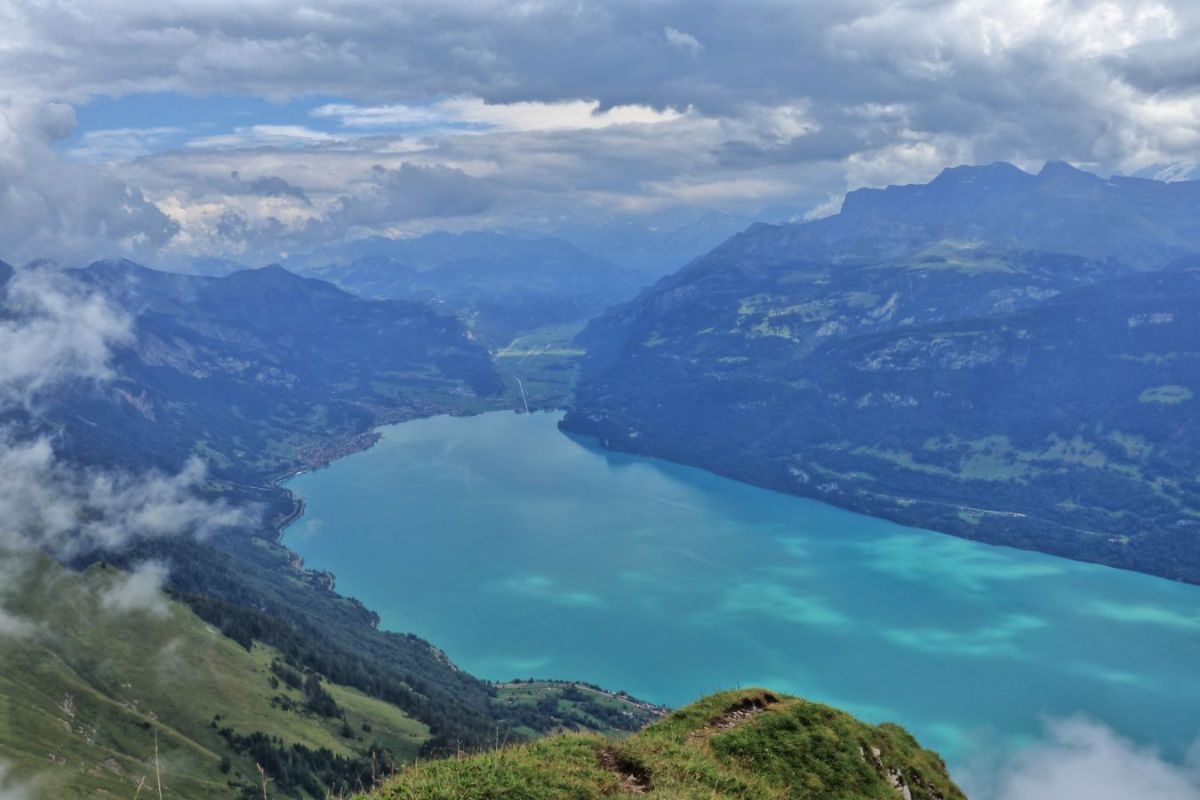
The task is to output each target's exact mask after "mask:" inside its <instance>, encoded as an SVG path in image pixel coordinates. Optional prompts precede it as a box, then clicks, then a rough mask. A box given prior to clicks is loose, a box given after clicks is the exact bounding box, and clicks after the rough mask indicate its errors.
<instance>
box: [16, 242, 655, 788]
mask: <svg viewBox="0 0 1200 800" xmlns="http://www.w3.org/2000/svg"><path fill="white" fill-rule="evenodd" d="M60 277H61V276H60ZM69 277H73V278H74V279H75V280H77V281H79V282H81V283H82V284H84V286H85V287H86V288H88V289H89V290H91V291H94V292H98V293H100V294H102V295H104V296H106V297H108V298H109V299H110V300H111V301H112V303H113V305H115V306H117V307H119V308H121V309H123V310H124V311H125V312H126V313H127V314H128V316H129V317H130V319H131V320H132V332H131V336H130V338H129V339H128V340H127V341H123V342H121V343H118V344H116V345H115V346H114V348H113V349H114V352H113V357H112V359H111V367H112V370H113V373H114V374H113V375H112V376H111V379H109V380H104V381H101V382H99V383H79V384H70V385H68V386H66V387H65V388H63V389H61V390H56V391H55V392H54V394H53V395H49V396H48V398H47V400H46V401H45V402H41V403H38V404H37V407H36V408H33V409H30V410H28V411H22V412H13V414H11V415H10V417H12V419H10V420H9V421H11V422H25V423H29V424H30V425H32V426H34V429H40V430H41V431H42V432H44V433H48V434H51V435H52V437H53V441H54V448H55V451H56V452H57V454H58V455H59V456H60V457H61V459H62V460H63V461H64V462H66V463H70V464H72V465H73V466H83V467H90V468H94V469H96V470H103V471H105V472H106V474H112V473H113V471H114V470H127V471H128V472H130V473H133V474H141V473H144V472H145V471H147V470H154V469H158V470H162V471H164V472H168V473H171V472H174V471H176V470H178V469H179V468H180V466H181V465H182V464H183V463H184V462H185V461H186V460H187V459H188V458H189V457H190V456H193V455H195V456H199V457H200V458H201V459H203V460H204V461H205V462H206V463H207V464H208V465H209V467H210V470H211V471H210V480H208V481H207V482H206V483H205V484H204V486H203V487H202V490H203V492H204V493H205V494H207V495H209V496H214V497H216V498H219V499H221V500H223V501H225V502H228V503H231V504H234V505H238V506H243V507H248V508H250V509H252V510H254V511H257V512H261V514H257V513H254V514H251V515H249V516H248V517H247V520H246V522H245V524H244V525H242V526H239V527H237V528H235V529H232V530H229V531H227V532H224V533H222V534H219V535H216V536H214V537H212V538H211V539H209V540H206V541H205V542H196V541H194V540H191V539H189V538H186V537H168V538H163V539H151V540H144V541H140V542H138V543H136V544H134V545H130V546H128V547H126V548H125V549H123V550H120V551H119V552H111V553H105V554H102V555H103V557H104V558H106V559H107V560H108V561H109V562H110V563H114V564H117V565H121V566H126V567H130V566H134V565H136V564H138V563H141V562H144V561H147V560H153V561H159V562H163V563H166V564H168V565H169V567H170V570H169V575H168V578H167V579H168V585H169V586H170V587H171V589H172V590H173V591H174V592H175V593H176V595H177V596H178V597H179V599H181V600H183V601H184V602H185V603H186V604H187V605H188V606H189V607H190V608H191V609H192V610H193V612H194V613H195V614H197V615H198V616H199V617H200V618H201V619H203V620H204V621H205V622H207V623H209V624H210V625H212V626H213V627H214V629H217V630H219V631H220V632H222V633H224V634H225V635H226V637H228V638H229V639H231V640H233V641H235V642H237V643H239V644H241V645H243V646H245V647H247V648H249V647H251V646H252V645H253V646H264V647H269V648H272V649H274V650H275V651H277V652H279V653H280V655H281V657H283V658H285V659H288V660H290V663H293V664H295V665H296V668H297V669H299V670H301V671H305V670H307V671H312V672H314V673H317V674H320V675H322V676H325V677H326V678H328V679H329V680H330V681H331V682H333V683H336V684H338V685H340V686H343V687H346V688H347V689H353V690H356V691H359V692H361V693H363V695H365V696H366V697H369V698H371V699H372V700H373V701H380V702H381V703H383V704H385V705H387V706H388V707H390V708H392V710H393V712H394V713H396V714H401V715H404V716H407V717H410V718H411V719H413V720H415V721H417V722H416V723H414V724H417V723H419V724H420V725H421V726H424V729H425V730H426V731H427V735H426V737H425V743H424V745H422V746H423V747H424V749H425V751H426V752H429V753H435V752H444V751H445V750H447V749H452V748H457V747H463V746H479V745H482V744H483V743H484V742H487V741H491V740H492V739H493V738H494V737H495V735H496V731H497V730H507V731H517V732H516V733H514V734H513V736H515V737H517V738H520V737H521V736H522V735H525V733H522V732H526V733H527V732H544V731H548V730H553V729H556V728H558V727H561V726H567V727H572V728H573V727H576V726H582V727H584V728H591V727H600V728H603V729H607V728H609V727H611V724H610V721H608V720H600V718H598V717H595V716H594V715H587V714H576V713H569V709H570V708H571V704H569V703H568V704H565V705H563V706H562V707H560V706H559V705H557V704H554V705H553V707H545V706H538V705H534V706H529V707H525V706H514V705H512V704H510V703H508V702H507V701H503V700H500V699H499V697H498V691H497V690H496V689H495V688H494V687H492V686H490V685H489V684H487V683H485V682H483V681H480V680H478V679H476V678H475V677H473V676H471V675H469V674H467V673H465V672H463V671H462V670H460V669H458V668H457V667H456V666H455V665H454V663H453V662H452V661H451V660H450V659H449V658H448V657H447V656H446V654H445V653H443V652H441V651H440V650H438V649H437V648H435V647H434V646H433V645H431V644H430V643H428V642H426V641H423V640H421V639H420V638H418V637H415V636H411V635H405V634H398V633H390V632H386V631H382V630H379V628H378V617H377V616H376V615H375V614H374V613H372V612H371V611H369V610H368V609H366V608H364V607H363V606H362V605H361V604H359V603H357V602H355V601H353V600H351V599H348V598H345V597H342V596H340V595H338V594H337V593H336V592H335V591H334V590H333V583H332V578H331V576H329V575H326V574H322V573H317V572H313V571H311V570H307V569H305V568H304V567H303V564H302V563H300V561H299V560H298V559H297V558H296V557H295V556H294V554H292V553H290V552H288V551H287V550H286V549H285V548H283V547H282V546H281V545H280V544H279V543H278V535H279V526H280V524H281V523H282V522H284V521H285V520H286V519H289V518H292V517H293V516H294V515H295V514H296V513H297V512H298V511H299V510H300V509H299V508H297V507H296V504H295V501H294V499H293V498H292V497H291V496H290V494H289V493H288V492H286V491H285V490H283V489H280V488H278V487H277V486H275V485H274V483H273V480H274V478H276V477H278V476H280V475H283V474H285V473H287V472H288V471H291V470H295V469H297V468H302V467H313V466H317V465H320V464H322V463H324V462H325V461H327V460H328V459H329V458H332V457H335V456H337V455H340V454H342V453H345V452H347V451H348V450H350V449H354V448H358V447H362V446H364V445H366V444H367V443H369V442H370V437H371V429H372V427H373V426H374V425H375V424H377V423H378V422H381V421H385V420H400V419H408V418H411V417H413V416H415V415H419V414H431V413H462V412H464V411H474V410H481V409H485V408H494V407H496V406H497V404H498V403H499V404H501V406H502V407H503V405H504V404H506V403H507V398H505V397H502V396H500V395H497V394H495V392H496V390H497V388H498V386H499V383H498V379H497V376H496V372H495V369H494V367H493V365H492V363H491V360H490V358H489V356H488V354H487V351H486V350H485V349H484V348H483V347H482V346H480V345H479V344H477V343H475V342H473V341H471V340H470V338H469V337H468V336H467V334H466V332H465V331H464V329H463V327H462V325H461V324H460V323H459V322H458V321H457V320H455V319H453V318H452V317H447V316H444V315H440V314H437V313H435V312H433V311H431V310H430V309H429V308H427V307H425V306H422V305H419V304H413V303H403V302H395V301H366V300H362V299H360V298H357V297H354V296H352V295H349V294H346V293H345V292H343V291H341V290H339V289H337V288H335V287H333V286H331V285H329V284H327V283H324V282H321V281H314V280H308V279H303V278H300V277H297V276H295V275H291V274H289V273H287V272H285V271H284V270H281V269H278V268H270V269H265V270H254V271H247V272H242V273H237V274H234V275H230V276H228V277H225V278H198V277H194V276H180V275H172V274H166V273H160V272H156V271H153V270H148V269H145V268H142V267H138V266H137V265H134V264H130V263H128V262H119V263H100V264H95V265H93V266H91V267H89V268H88V269H86V270H82V271H79V272H76V273H74V274H73V275H70V276H69ZM21 427H22V428H23V430H24V429H25V426H21ZM100 555H101V554H93V553H81V554H78V556H77V557H76V558H75V561H74V563H73V566H76V567H80V568H83V567H86V566H87V565H88V564H89V563H92V562H93V561H94V560H95V559H96V558H98V557H100ZM0 588H2V587H0ZM134 631H136V628H131V630H130V635H138V634H137V633H135V632H134ZM97 653H100V650H97ZM97 658H98V659H99V658H103V655H102V654H100V655H97ZM43 660H44V659H43ZM0 707H2V706H0ZM206 722H207V720H206ZM635 722H636V720H635V719H633V718H627V719H625V721H624V724H626V725H630V726H631V725H634V724H635ZM270 732H271V731H268V733H270ZM240 734H241V731H239V735H240ZM418 744H419V743H418ZM401 755H402V754H401ZM326 785H329V784H328V783H326Z"/></svg>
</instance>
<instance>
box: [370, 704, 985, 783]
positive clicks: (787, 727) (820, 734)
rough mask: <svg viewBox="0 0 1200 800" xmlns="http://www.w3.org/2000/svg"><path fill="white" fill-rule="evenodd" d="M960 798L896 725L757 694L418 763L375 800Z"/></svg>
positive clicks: (936, 762)
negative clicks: (617, 727)
mask: <svg viewBox="0 0 1200 800" xmlns="http://www.w3.org/2000/svg"><path fill="white" fill-rule="evenodd" d="M621 794H637V795H645V796H647V797H662V798H672V799H673V800H690V799H691V798H695V799H696V800H701V798H702V799H703V800H723V799H724V798H740V799H741V800H783V799H784V798H790V799H792V800H808V799H809V798H811V799H812V800H817V798H845V800H898V799H899V798H912V799H913V800H935V798H936V800H955V798H958V799H960V800H961V798H962V797H963V795H962V793H961V792H960V791H959V790H958V788H957V787H955V785H954V784H953V783H952V782H951V780H950V778H949V776H948V775H947V774H946V767H945V765H944V764H943V763H942V761H941V759H940V758H938V756H937V755H936V754H934V753H931V752H929V751H927V750H922V749H921V747H920V745H918V744H917V742H916V741H914V740H913V738H912V737H911V736H910V735H909V734H908V733H907V732H906V731H904V729H902V728H900V727H898V726H896V725H889V724H884V725H879V726H872V725H866V724H864V723H862V722H859V721H858V720H856V719H854V718H853V717H850V716H849V715H847V714H845V713H843V712H841V711H837V710H836V709H833V708H829V707H827V706H822V705H816V704H813V703H807V702H805V701H803V700H798V699H795V698H790V697H784V696H779V695H774V694H771V693H770V692H766V691H763V690H761V689H750V690H746V691H738V692H725V693H722V694H716V695H712V696H710V697H706V698H704V699H703V700H700V701H699V702H697V703H694V704H693V705H690V706H688V707H687V708H684V709H682V710H680V711H677V712H676V713H674V714H672V715H671V716H669V717H667V718H666V719H664V720H662V721H660V722H657V723H655V724H654V725H651V726H650V727H649V728H647V729H646V730H644V731H642V732H640V733H638V734H635V735H634V736H632V737H631V738H629V739H626V740H624V741H612V740H606V739H602V738H600V737H595V736H560V737H555V738H552V739H545V740H542V741H539V742H536V743H534V744H530V745H522V746H519V747H511V748H507V749H503V750H499V751H496V752H492V753H486V754H483V755H477V756H472V757H469V758H460V759H454V760H447V761H440V762H431V763H426V764H420V765H418V766H415V767H412V768H409V769H407V770H405V771H404V772H402V773H400V774H399V775H398V776H397V777H396V778H395V779H394V780H392V781H391V782H390V783H388V784H385V785H384V787H383V788H382V789H380V790H379V791H378V792H376V793H375V794H373V795H370V797H372V798H376V800H451V799H453V800H510V799H511V800H517V798H521V800H552V799H553V800H557V798H567V797H569V798H575V800H588V798H601V797H612V796H619V795H621Z"/></svg>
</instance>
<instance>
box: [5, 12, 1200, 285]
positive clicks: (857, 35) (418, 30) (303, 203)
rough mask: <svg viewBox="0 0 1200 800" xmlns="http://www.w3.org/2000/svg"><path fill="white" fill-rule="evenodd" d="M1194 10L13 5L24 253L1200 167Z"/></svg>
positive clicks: (771, 207)
mask: <svg viewBox="0 0 1200 800" xmlns="http://www.w3.org/2000/svg"><path fill="white" fill-rule="evenodd" d="M1198 28H1200V4H1197V3H1194V2H1190V3H1189V2H1185V0H1118V1H1110V2H1091V1H1090V0H1059V1H1057V2H1056V1H1054V0H839V2H815V1H809V2H805V1H804V0H791V1H790V2H774V1H773V0H748V1H746V2H737V3H733V2H707V1H706V0H690V1H688V2H683V1H681V0H637V2H624V1H623V0H607V1H606V2H602V3H601V2H595V3H592V2H581V1H580V0H510V1H509V2H492V0H470V1H466V0H433V1H431V2H426V1H425V0H409V1H408V2H403V3H378V2H366V1H363V0H327V1H325V2H313V3H304V2H296V0H180V2H171V3H163V2H161V0H153V1H151V0H87V1H86V2H83V0H72V1H67V0H62V1H58V0H0V258H4V259H6V260H9V261H16V262H19V261H23V260H28V259H32V258H35V257H51V258H56V259H60V260H67V261H71V260H85V259H90V258H93V257H99V256H111V255H121V254H124V255H130V256H133V257H136V258H141V259H144V260H148V261H150V262H151V263H169V262H174V261H186V260H187V259H189V258H194V257H198V256H220V257H230V258H236V259H242V260H246V261H249V262H255V261H266V260H270V259H272V258H277V257H279V256H280V255H281V254H285V253H288V252H298V251H301V250H304V249H307V248H311V247H313V246H315V245H317V244H321V243H324V242H326V241H330V240H336V239H340V238H346V237H356V236H362V235H366V234H371V233H383V234H388V235H414V234H419V233H421V232H425V231H430V230H438V229H449V230H461V229H470V228H496V229H507V230H521V231H552V230H555V229H556V228H558V227H560V226H563V225H566V224H575V223H579V222H585V223H594V222H601V221H605V220H611V219H617V220H635V221H639V220H640V221H642V222H644V223H645V224H653V222H654V221H655V220H657V219H659V218H661V215H663V214H665V213H668V212H677V211H678V210H680V209H686V210H694V211H708V210H718V211H725V212H730V213H734V214H738V215H747V216H760V217H762V216H767V217H773V218H779V219H782V218H787V217H796V218H803V217H805V216H811V215H820V214H825V213H829V212H830V211H832V210H836V208H837V207H838V203H839V201H840V197H841V195H842V194H843V193H844V192H845V191H846V190H848V189H852V188H856V187H860V186H878V185H886V184H888V183H894V182H912V181H923V180H927V179H929V178H931V177H933V176H934V175H936V174H937V172H938V171H939V170H940V169H942V168H943V167H945V166H949V165H954V164H960V163H967V162H976V163H979V162H990V161H994V160H1008V161H1013V162H1015V163H1017V164H1019V165H1021V166H1024V167H1026V168H1032V169H1036V168H1037V167H1038V166H1040V164H1041V163H1042V162H1043V161H1044V160H1046V159H1050V158H1063V159H1067V160H1070V161H1072V162H1074V163H1077V164H1079V165H1082V166H1085V167H1088V168H1091V169H1094V170H1097V171H1100V172H1122V173H1139V174H1152V175H1161V176H1164V177H1183V176H1187V175H1190V174H1191V171H1192V170H1193V169H1194V167H1195V164H1196V162H1197V161H1198V160H1200V58H1197V57H1196V56H1197V50H1200V45H1197V44H1196V43H1197V42H1200V30H1198Z"/></svg>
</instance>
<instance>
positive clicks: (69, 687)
mask: <svg viewBox="0 0 1200 800" xmlns="http://www.w3.org/2000/svg"><path fill="white" fill-rule="evenodd" d="M36 561H37V563H36V565H34V566H32V567H31V568H29V569H27V570H25V571H23V572H21V573H18V575H17V585H15V586H14V585H8V586H5V591H6V594H7V595H8V596H9V598H10V602H9V603H8V604H7V607H8V611H9V612H10V613H14V612H15V613H16V614H17V618H18V619H19V620H21V624H22V625H23V626H24V630H23V631H22V633H21V635H18V636H15V637H13V636H11V635H10V636H7V637H6V638H5V640H4V647H3V648H0V707H2V708H4V709H5V710H4V712H3V713H0V758H3V760H4V761H5V763H6V764H7V765H8V767H9V768H10V770H11V771H10V772H9V773H8V774H7V775H6V778H7V780H9V781H15V782H22V781H26V780H28V781H33V782H34V787H35V789H36V792H35V793H31V796H39V797H85V796H86V797H96V796H117V797H132V796H134V795H135V794H137V787H138V784H139V782H141V781H143V780H144V781H146V783H145V784H144V785H143V792H144V793H146V794H154V793H155V791H156V790H157V783H158V781H159V780H160V779H161V781H162V784H163V792H164V795H165V796H167V797H177V798H208V797H236V796H247V795H248V796H260V795H259V794H258V787H259V784H260V781H261V778H260V776H259V773H258V771H257V768H256V766H255V764H256V762H257V763H261V764H263V765H264V768H265V769H266V770H267V771H268V774H269V776H270V778H271V780H272V783H273V785H274V787H275V789H276V791H277V792H286V793H287V794H288V795H290V796H300V794H301V793H303V794H304V795H305V796H309V797H324V796H325V789H326V787H328V788H330V789H333V790H337V791H343V792H344V791H349V790H351V789H354V788H357V787H358V786H360V785H361V784H362V783H363V782H364V781H367V782H369V778H370V774H371V769H372V765H371V758H372V755H373V756H374V758H375V759H376V761H377V762H380V763H381V764H382V765H384V766H383V767H381V768H386V765H388V764H390V763H392V762H393V761H395V762H398V763H402V762H404V761H408V760H411V759H412V758H413V757H415V756H416V755H417V753H418V752H419V751H420V748H421V746H422V744H423V743H424V742H425V741H426V740H428V738H429V729H428V727H427V726H426V725H424V724H422V723H420V722H418V721H417V720H415V719H412V718H411V717H409V716H407V715H406V714H404V713H403V712H402V711H401V710H400V709H398V708H396V707H395V706H393V705H391V704H389V703H386V702H383V701H381V700H377V699H374V698H372V697H369V696H367V695H366V694H364V693H362V692H360V691H358V690H356V689H352V688H349V687H346V686H339V685H337V684H335V683H332V682H330V681H329V680H328V679H327V676H324V675H321V674H319V673H315V672H309V671H305V670H303V669H302V668H300V667H299V666H298V665H297V664H296V663H295V662H294V661H293V662H291V663H290V664H289V659H288V658H287V657H286V656H284V655H283V654H281V653H280V652H279V651H278V650H276V649H274V648H271V647H266V646H263V645H254V646H253V647H252V648H244V647H242V646H240V645H238V644H237V643H235V642H233V641H232V640H230V639H228V638H226V637H224V636H222V635H220V633H219V632H218V631H217V630H215V629H213V628H211V627H209V626H207V625H205V624H204V622H203V621H201V620H200V619H199V618H198V617H196V616H195V615H194V614H193V613H192V612H191V611H189V610H188V609H187V608H186V607H184V606H183V605H181V604H180V603H177V602H175V601H172V600H170V599H169V598H167V597H165V596H162V595H159V594H158V593H152V592H144V591H139V590H138V589H137V585H136V583H132V584H131V582H130V578H129V576H128V575H125V574H123V573H121V572H120V571H119V570H117V569H115V568H112V567H107V566H101V565H95V566H93V567H91V568H90V569H88V570H87V571H86V572H84V573H82V574H75V573H71V572H69V571H67V570H65V569H63V568H61V567H59V566H58V565H56V564H53V563H52V562H49V561H48V560H45V559H40V558H39V559H37V560H36ZM156 746H157V748H158V751H159V759H158V760H159V770H158V771H159V773H160V776H161V777H160V778H156V769H155V748H156Z"/></svg>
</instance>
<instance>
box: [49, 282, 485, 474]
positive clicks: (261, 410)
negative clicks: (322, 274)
mask: <svg viewBox="0 0 1200 800" xmlns="http://www.w3.org/2000/svg"><path fill="white" fill-rule="evenodd" d="M74 275H75V277H76V279H77V280H78V281H80V282H81V283H83V284H85V285H86V286H88V287H90V288H92V289H94V290H95V291H98V292H100V293H101V294H103V295H104V296H106V297H107V298H109V299H110V300H111V301H112V303H113V304H114V305H115V306H117V307H119V308H122V309H124V310H126V311H127V312H128V313H129V314H130V315H131V316H132V317H133V333H134V336H133V341H132V343H130V344H129V345H128V346H125V347H122V348H120V349H119V350H118V351H117V352H116V354H115V358H114V364H113V366H114V369H115V371H116V372H117V375H118V378H117V380H115V381H113V382H111V384H108V385H105V386H103V387H100V388H98V389H94V388H90V387H83V388H80V389H79V390H78V391H75V392H71V393H69V394H67V395H66V396H64V397H60V398H57V399H56V402H55V407H54V409H53V410H52V416H54V417H55V418H56V419H57V420H59V421H60V422H61V425H62V426H63V428H64V429H65V431H66V433H67V436H66V437H65V439H66V445H67V446H68V447H70V448H71V449H72V451H73V452H74V454H75V455H77V456H81V457H83V458H84V459H85V460H88V461H102V462H106V463H111V459H113V458H114V456H115V458H116V459H117V460H118V461H119V462H121V463H125V464H127V465H130V466H139V467H141V466H145V465H148V464H152V465H157V466H160V467H163V468H168V469H173V468H176V467H178V465H179V464H180V463H181V462H182V461H184V460H186V458H187V457H188V456H190V455H192V454H196V455H200V456H203V457H205V458H206V460H207V461H208V462H209V464H210V467H211V468H212V470H213V472H214V474H216V475H217V476H220V477H225V478H229V479H255V480H261V479H262V477H264V476H263V474H262V473H261V472H259V470H262V471H264V472H265V471H270V470H276V469H278V467H279V465H281V464H285V465H286V464H299V463H303V462H305V461H311V460H314V458H313V457H314V454H313V453H312V452H309V451H310V450H311V449H312V448H314V447H316V446H317V443H318V442H319V441H321V440H325V441H328V440H330V439H336V438H345V437H351V436H355V435H361V434H364V433H365V432H367V431H369V430H370V428H371V427H372V426H373V425H374V424H376V423H377V422H378V421H379V420H381V419H391V418H403V417H405V416H411V415H414V414H419V413H421V412H422V411H423V410H425V409H426V408H427V407H428V406H430V405H431V404H437V406H438V407H447V408H451V407H455V406H456V405H457V406H461V407H469V406H470V405H471V403H473V402H475V401H476V400H477V398H479V397H484V396H489V395H491V394H493V393H495V392H496V391H498V389H499V387H500V384H499V381H498V378H497V376H496V373H495V370H494V368H493V366H492V364H491V362H490V360H489V358H488V355H487V352H486V351H485V350H484V349H483V348H482V347H481V346H479V345H478V344H477V343H475V342H472V341H470V339H469V338H468V337H467V334H466V332H465V331H464V329H463V328H462V325H461V324H460V323H459V322H458V321H457V320H455V319H454V318H452V317H448V316H444V315H441V314H438V313H436V312H434V311H433V310H431V309H430V308H428V307H427V306H424V305H420V304H417V303H402V302H395V301H368V300H362V299H360V298H358V297H354V296H353V295H350V294H347V293H345V292H343V291H342V290H340V289H338V288H336V287H334V286H332V285H331V284H328V283H325V282H323V281H317V280H308V279H304V278H300V277H298V276H296V275H293V274H291V273H289V272H287V271H285V270H283V269H281V268H279V267H267V268H265V269H259V270H247V271H243V272H238V273H234V274H232V275H229V276H227V277H224V278H202V277H194V276H187V275H177V274H170V273H163V272H156V271H154V270H150V269H146V268H145V267H140V266H138V265H136V264H133V263H131V262H99V263H96V264H93V265H92V266H90V267H88V268H86V269H84V270H80V271H78V272H76V273H74ZM317 460H319V459H317ZM256 473H258V474H256Z"/></svg>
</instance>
